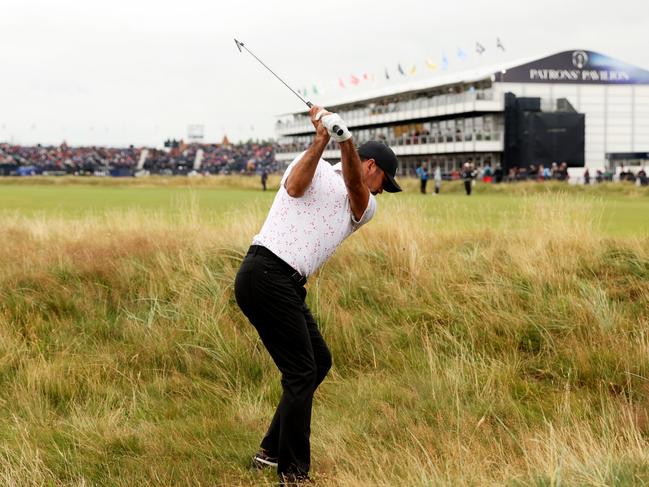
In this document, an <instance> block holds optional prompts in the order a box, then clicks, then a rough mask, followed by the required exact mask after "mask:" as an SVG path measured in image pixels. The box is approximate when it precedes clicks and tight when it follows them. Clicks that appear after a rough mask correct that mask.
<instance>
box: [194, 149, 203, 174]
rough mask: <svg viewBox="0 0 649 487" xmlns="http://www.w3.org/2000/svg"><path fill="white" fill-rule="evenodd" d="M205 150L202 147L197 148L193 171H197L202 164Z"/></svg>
mask: <svg viewBox="0 0 649 487" xmlns="http://www.w3.org/2000/svg"><path fill="white" fill-rule="evenodd" d="M204 152H205V151H203V149H198V150H197V151H196V157H195V158H194V171H198V170H199V169H200V168H201V164H203V154H204Z"/></svg>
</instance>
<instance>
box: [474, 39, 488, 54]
mask: <svg viewBox="0 0 649 487" xmlns="http://www.w3.org/2000/svg"><path fill="white" fill-rule="evenodd" d="M485 50H486V49H485V48H484V46H483V45H482V44H480V43H479V42H477V41H476V43H475V52H477V53H478V54H482V53H483V52H485Z"/></svg>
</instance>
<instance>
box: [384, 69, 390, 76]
mask: <svg viewBox="0 0 649 487" xmlns="http://www.w3.org/2000/svg"><path fill="white" fill-rule="evenodd" d="M385 79H390V73H388V68H385Z"/></svg>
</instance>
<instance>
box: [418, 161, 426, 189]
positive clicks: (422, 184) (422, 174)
mask: <svg viewBox="0 0 649 487" xmlns="http://www.w3.org/2000/svg"><path fill="white" fill-rule="evenodd" d="M417 177H419V191H420V192H421V194H426V184H427V183H428V165H427V164H426V163H425V162H423V163H422V164H421V166H419V167H418V168H417Z"/></svg>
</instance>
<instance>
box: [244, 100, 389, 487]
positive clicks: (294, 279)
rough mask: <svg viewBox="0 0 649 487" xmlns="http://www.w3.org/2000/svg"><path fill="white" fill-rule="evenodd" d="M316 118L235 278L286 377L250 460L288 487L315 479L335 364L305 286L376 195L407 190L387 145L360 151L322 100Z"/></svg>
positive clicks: (368, 213)
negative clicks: (336, 152)
mask: <svg viewBox="0 0 649 487" xmlns="http://www.w3.org/2000/svg"><path fill="white" fill-rule="evenodd" d="M309 114H310V117H311V122H312V123H313V126H314V127H315V130H316V134H315V139H314V141H313V143H312V144H311V146H310V147H309V148H308V149H307V150H306V151H305V152H303V153H302V154H300V155H299V156H298V157H297V158H295V160H294V161H293V162H291V164H290V165H289V166H288V168H287V169H286V172H285V173H284V175H283V177H282V180H281V185H280V189H279V191H278V192H277V195H276V196H275V200H274V201H273V205H272V207H271V209H270V212H269V213H268V216H267V218H266V221H265V223H264V225H263V226H262V228H261V231H260V232H259V233H258V234H257V235H255V237H254V238H253V241H252V246H251V247H250V249H249V250H248V253H247V255H246V256H245V258H244V260H243V263H242V264H241V268H240V269H239V272H238V273H237V277H236V280H235V295H236V299H237V303H238V305H239V307H240V308H241V310H242V311H243V313H244V314H245V315H246V317H247V318H248V319H249V320H250V322H251V323H252V325H253V326H254V327H255V328H256V330H257V332H258V333H259V337H260V338H261V341H262V342H263V344H264V346H265V347H266V349H267V350H268V353H269V354H270V356H271V357H272V359H273V361H274V362H275V365H276V366H277V368H278V369H279V370H280V372H281V374H282V380H281V383H282V397H281V399H280V401H279V405H278V406H277V409H276V411H275V415H274V416H273V418H272V420H271V422H270V426H269V428H268V431H267V432H266V435H265V436H264V438H263V440H262V442H261V448H260V450H259V451H258V452H257V454H256V455H255V456H254V457H253V466H255V467H258V468H262V467H277V473H278V475H279V478H280V482H281V483H283V484H284V485H295V484H299V483H301V482H302V481H306V480H308V473H309V466H310V461H311V458H310V457H311V455H310V441H309V437H310V432H311V406H312V402H313V394H314V392H315V390H316V388H317V387H318V385H319V384H320V383H321V382H322V380H323V379H324V378H325V375H327V372H328V371H329V369H330V367H331V354H330V352H329V349H328V348H327V344H326V343H325V341H324V339H323V338H322V335H321V334H320V331H319V330H318V325H317V323H316V320H315V318H314V317H313V315H312V314H311V312H310V311H309V308H308V307H307V305H306V304H305V301H304V298H305V296H306V289H305V288H304V285H305V283H306V280H307V278H308V277H309V276H310V275H311V274H313V273H314V272H315V271H316V270H317V269H318V268H319V267H320V266H321V265H322V264H323V263H324V262H325V261H326V260H327V259H328V258H329V257H331V255H332V254H333V253H334V252H335V250H336V249H337V248H338V246H339V245H340V244H341V242H342V241H343V240H344V239H345V238H347V237H348V236H349V235H351V234H352V233H353V232H354V231H356V230H358V229H359V228H360V227H361V226H362V225H364V224H365V223H367V222H368V221H369V220H370V219H371V218H372V217H373V216H374V212H375V211H376V200H375V197H374V196H375V195H376V194H380V193H382V192H383V191H384V190H385V191H387V192H390V193H396V192H398V191H401V188H400V187H399V185H398V184H397V182H396V181H395V179H394V177H395V174H396V171H397V165H398V162H397V158H396V156H395V155H394V152H392V150H391V149H390V148H389V147H388V146H387V145H384V144H383V143H380V142H374V141H371V142H366V143H364V144H362V145H361V146H360V147H359V148H358V151H357V150H356V148H355V146H354V143H353V141H352V136H351V133H350V132H349V130H348V129H347V127H346V126H345V123H344V121H343V120H342V119H341V118H340V116H339V115H337V114H332V113H330V112H327V111H325V110H324V109H323V108H321V107H318V106H313V107H312V108H311V110H310V112H309ZM334 127H335V129H334ZM330 139H333V140H334V141H336V142H338V143H339V145H340V158H341V161H342V162H341V163H338V164H336V165H334V166H332V165H330V164H329V163H328V162H327V161H325V160H324V159H322V153H323V151H324V150H325V147H326V146H327V144H328V143H329V141H330Z"/></svg>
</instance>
